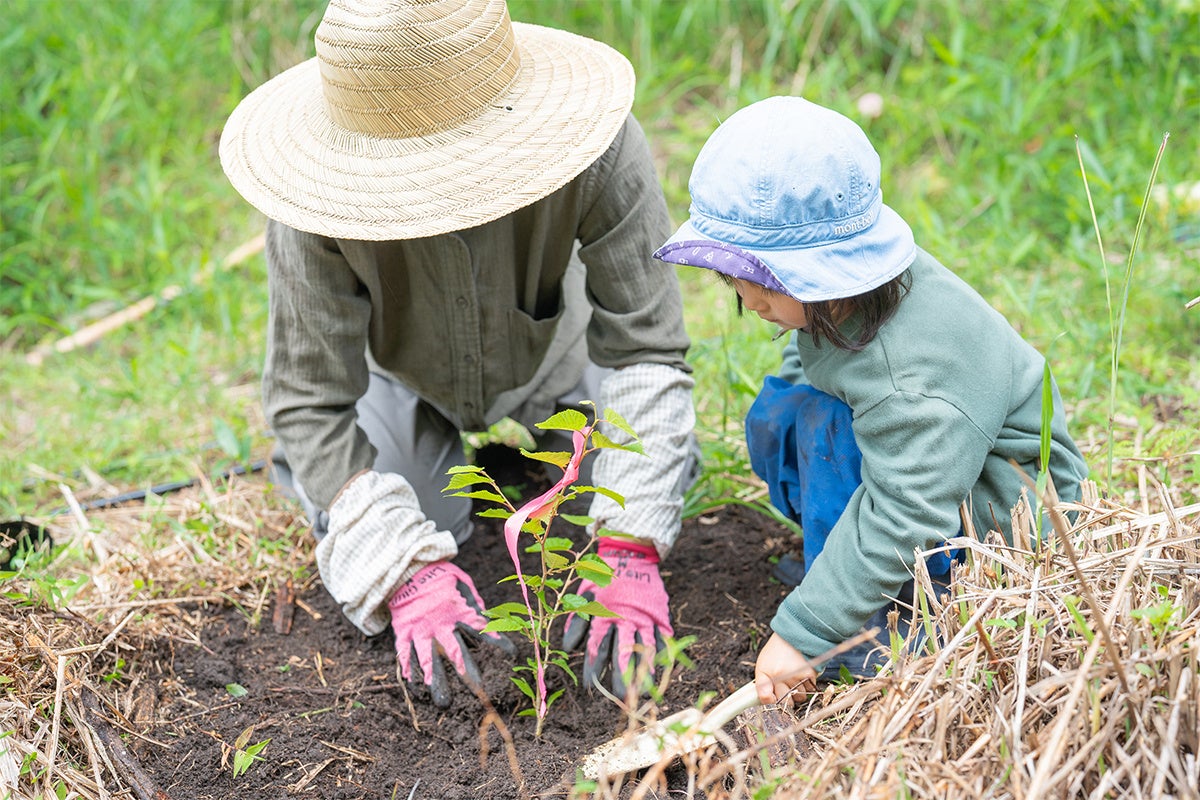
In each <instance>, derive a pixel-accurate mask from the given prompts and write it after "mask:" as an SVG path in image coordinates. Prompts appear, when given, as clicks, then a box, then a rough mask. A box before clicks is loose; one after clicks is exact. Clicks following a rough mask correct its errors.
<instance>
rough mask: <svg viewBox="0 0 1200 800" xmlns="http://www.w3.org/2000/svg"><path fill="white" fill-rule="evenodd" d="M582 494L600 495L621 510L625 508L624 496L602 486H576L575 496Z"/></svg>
mask: <svg viewBox="0 0 1200 800" xmlns="http://www.w3.org/2000/svg"><path fill="white" fill-rule="evenodd" d="M584 492H595V493H596V494H602V495H604V496H605V497H607V498H608V499H609V500H612V501H613V502H614V503H616V504H617V505H619V506H620V507H621V508H624V507H625V496H624V495H622V494H618V493H617V492H614V491H613V490H612V489H606V488H604V487H603V486H576V487H575V493H576V494H583V493H584Z"/></svg>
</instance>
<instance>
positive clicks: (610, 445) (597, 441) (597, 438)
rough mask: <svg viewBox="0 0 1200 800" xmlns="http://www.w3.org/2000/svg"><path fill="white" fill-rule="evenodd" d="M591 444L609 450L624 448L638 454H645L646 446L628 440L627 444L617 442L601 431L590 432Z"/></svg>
mask: <svg viewBox="0 0 1200 800" xmlns="http://www.w3.org/2000/svg"><path fill="white" fill-rule="evenodd" d="M592 445H593V446H594V447H596V448H600V449H610V450H625V451H626V452H629V453H637V454H638V455H642V456H644V455H646V448H644V447H642V443H641V442H630V443H629V444H618V443H617V442H614V441H613V440H612V439H610V438H608V437H607V436H605V435H604V434H603V433H600V432H599V431H596V432H595V433H593V434H592Z"/></svg>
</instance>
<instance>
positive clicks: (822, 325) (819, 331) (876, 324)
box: [716, 270, 912, 352]
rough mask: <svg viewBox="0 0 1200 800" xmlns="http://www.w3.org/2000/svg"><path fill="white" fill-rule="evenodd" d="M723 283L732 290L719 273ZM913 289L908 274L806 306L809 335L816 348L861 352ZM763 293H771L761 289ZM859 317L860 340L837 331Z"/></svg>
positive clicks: (739, 304)
mask: <svg viewBox="0 0 1200 800" xmlns="http://www.w3.org/2000/svg"><path fill="white" fill-rule="evenodd" d="M716 274H717V275H718V276H719V277H720V278H721V280H723V281H724V282H725V283H727V284H728V285H730V286H733V278H731V277H729V276H728V275H725V274H724V273H720V272H718V273H716ZM911 285H912V276H911V275H910V274H909V272H908V270H905V271H904V272H902V273H900V274H899V275H897V276H896V277H895V278H892V279H891V280H890V281H888V282H887V283H885V284H883V285H882V286H877V287H875V288H874V289H872V290H871V291H869V292H866V293H864V294H860V295H855V296H854V297H846V298H842V299H839V300H822V301H819V302H815V303H805V304H804V313H805V315H806V316H807V317H808V328H807V332H808V333H809V334H810V335H811V336H812V339H813V344H814V345H819V344H820V343H821V337H824V338H826V339H828V340H829V343H830V344H832V345H833V346H834V347H837V348H839V349H842V350H852V351H855V352H857V351H859V350H862V349H863V348H864V347H866V346H867V345H868V344H870V343H871V340H872V339H874V338H875V336H876V335H877V334H878V333H879V329H880V328H882V327H883V324H884V323H885V322H887V321H888V320H889V319H891V318H892V315H893V314H895V313H896V309H897V308H898V307H899V306H900V301H901V300H902V299H903V298H904V295H905V293H906V292H908V290H909V287H910V286H911ZM760 288H762V290H763V291H764V292H770V291H772V290H771V289H767V288H765V287H760ZM737 310H738V316H739V317H740V316H741V315H742V311H743V309H742V296H741V295H740V294H739V295H738V296H737ZM854 315H858V317H859V318H860V319H861V320H862V329H861V330H860V331H859V332H858V336H857V337H855V338H854V339H850V338H848V337H847V336H845V335H844V334H843V333H842V332H841V331H840V330H838V323H839V322H840V321H842V320H844V319H847V318H848V317H851V316H854Z"/></svg>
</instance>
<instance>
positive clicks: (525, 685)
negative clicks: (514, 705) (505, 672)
mask: <svg viewBox="0 0 1200 800" xmlns="http://www.w3.org/2000/svg"><path fill="white" fill-rule="evenodd" d="M510 679H511V680H512V682H513V683H514V684H516V686H517V688H518V689H520V690H521V694H523V695H525V696H526V697H528V698H529V699H530V700H534V699H536V698H535V697H534V694H533V689H532V688H531V687H530V686H529V681H527V680H525V679H524V678H518V677H517V676H516V675H513V676H512V677H511V678H510Z"/></svg>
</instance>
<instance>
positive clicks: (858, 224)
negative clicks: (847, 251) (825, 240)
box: [833, 214, 873, 236]
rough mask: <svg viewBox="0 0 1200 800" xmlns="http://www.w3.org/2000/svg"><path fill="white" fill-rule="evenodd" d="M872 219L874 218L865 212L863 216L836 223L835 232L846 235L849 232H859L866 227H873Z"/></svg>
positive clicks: (836, 234) (837, 234)
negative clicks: (840, 223)
mask: <svg viewBox="0 0 1200 800" xmlns="http://www.w3.org/2000/svg"><path fill="white" fill-rule="evenodd" d="M872 221H873V220H872V219H871V218H870V216H869V215H865V214H864V215H863V216H861V217H858V218H856V219H853V220H851V221H850V222H847V223H845V224H843V225H834V226H833V233H834V235H835V236H845V235H846V234H849V233H858V232H859V231H861V230H862V229H864V228H869V227H871V222H872Z"/></svg>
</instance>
